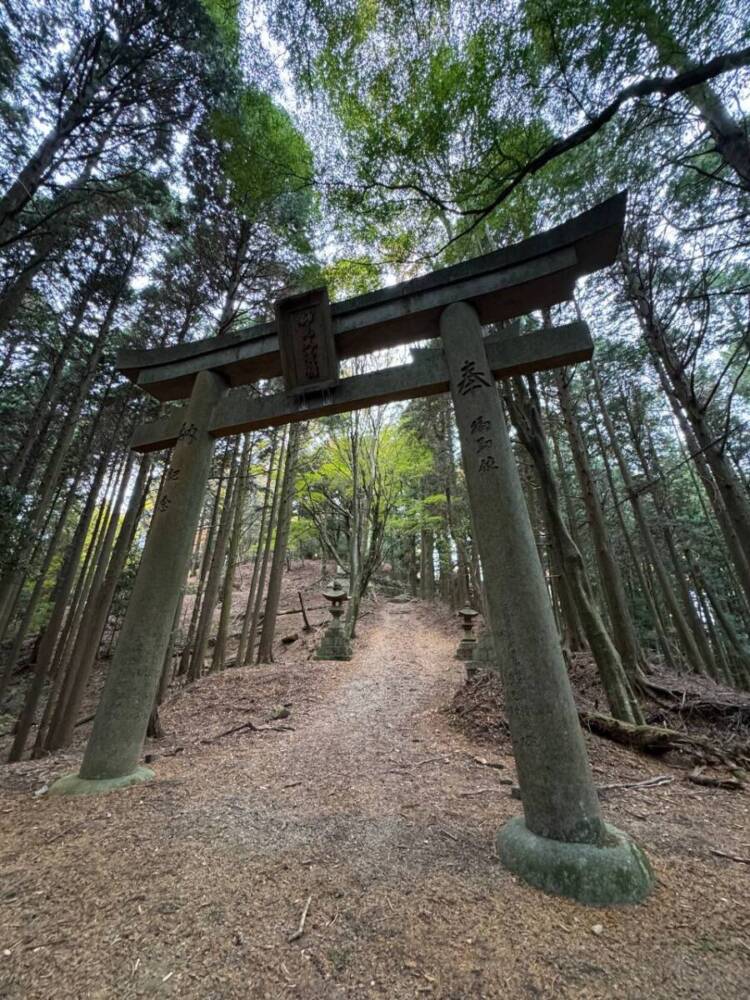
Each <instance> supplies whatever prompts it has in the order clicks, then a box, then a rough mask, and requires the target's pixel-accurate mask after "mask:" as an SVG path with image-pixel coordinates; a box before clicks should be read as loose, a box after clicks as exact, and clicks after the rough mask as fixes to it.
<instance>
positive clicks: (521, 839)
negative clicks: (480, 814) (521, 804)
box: [497, 817, 654, 906]
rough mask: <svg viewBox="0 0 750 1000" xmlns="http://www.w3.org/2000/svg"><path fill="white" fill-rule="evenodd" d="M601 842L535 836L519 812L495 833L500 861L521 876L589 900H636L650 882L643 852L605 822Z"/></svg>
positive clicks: (558, 892) (557, 892)
mask: <svg viewBox="0 0 750 1000" xmlns="http://www.w3.org/2000/svg"><path fill="white" fill-rule="evenodd" d="M604 832H605V835H604V838H603V842H602V843H601V844H580V843H564V842H563V841H560V840H550V839H549V838H548V837H538V836H537V835H536V834H535V833H532V832H531V831H530V830H529V829H528V828H527V826H526V824H525V823H524V821H523V820H522V819H521V818H520V817H516V818H515V819H512V820H510V822H509V823H506V825H505V826H504V827H503V828H502V830H500V832H499V833H498V835H497V853H498V856H499V858H500V860H501V862H502V863H503V865H504V866H505V867H506V868H507V869H508V870H509V871H512V872H513V873H514V874H516V875H518V876H520V877H521V878H522V879H523V880H524V881H525V882H528V883H529V884H530V885H534V886H536V887H537V888H538V889H543V890H544V891H545V892H550V893H553V894H554V895H557V896H567V897H568V898H569V899H575V900H577V901H578V902H579V903H587V904H589V905H591V906H613V905H617V904H622V903H640V902H641V901H642V900H643V899H645V898H646V896H648V894H649V893H650V892H651V890H652V889H653V886H654V874H653V871H652V870H651V865H650V864H649V862H648V859H647V857H646V855H645V854H644V853H643V851H642V850H641V848H640V847H638V845H637V844H635V843H633V841H632V840H630V838H629V837H628V836H627V835H626V834H624V833H622V831H621V830H618V829H617V828H616V827H613V826H610V825H609V824H608V823H606V824H604Z"/></svg>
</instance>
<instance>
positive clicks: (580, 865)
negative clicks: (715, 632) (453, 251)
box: [51, 193, 653, 904]
mask: <svg viewBox="0 0 750 1000" xmlns="http://www.w3.org/2000/svg"><path fill="white" fill-rule="evenodd" d="M624 214H625V194H624V193H623V194H620V195H617V196H615V197H614V198H611V199H610V200H609V201H606V202H604V203H603V204H601V205H598V206H597V207H595V208H593V209H591V210H590V211H588V212H585V213H583V214H582V215H579V216H577V217H576V218H574V219H571V220H570V221H568V222H566V223H564V224H563V225H561V226H557V227H556V228H555V229H552V230H549V231H548V232H544V233H540V234H539V235H537V236H534V237H532V238H531V239H529V240H525V241H523V242H522V243H518V244H516V245H514V246H511V247H507V248H505V249H502V250H499V251H496V252H494V253H491V254H487V255H486V256H483V257H478V258H476V259H474V260H469V261H466V262H464V263H461V264H457V265H455V266H453V267H449V268H445V269H442V270H439V271H435V272H433V273H431V274H428V275H425V276H424V277H420V278H416V279H414V280H411V281H408V282H404V283H402V284H400V285H395V286H392V287H388V288H383V289H380V290H379V291H376V292H373V293H371V294H369V295H362V296H358V297H356V298H353V299H348V300H347V301H345V302H337V303H333V305H329V303H328V296H327V292H326V290H325V289H318V290H315V291H312V292H308V293H304V294H303V295H299V296H294V297H292V298H288V299H285V300H282V301H281V302H279V303H278V304H277V308H276V319H275V322H272V323H267V324H264V325H260V326H255V327H252V328H251V329H249V330H246V331H244V332H243V333H242V334H240V335H229V336H222V337H213V338H209V339H207V340H202V341H197V342H194V343H189V344H181V345H178V346H175V347H169V348H164V349H157V350H150V351H124V352H122V353H121V354H120V356H119V358H118V366H119V368H120V370H121V371H122V372H124V374H126V375H127V376H128V378H130V379H131V380H132V381H133V382H134V383H135V384H136V385H138V386H140V387H141V388H142V389H143V390H144V391H146V392H148V393H150V394H151V395H152V396H155V397H156V398H157V399H160V400H165V401H166V400H179V399H187V403H185V404H183V405H182V406H180V407H178V408H176V409H173V410H172V411H171V412H169V413H167V414H166V415H165V416H163V417H162V418H160V419H159V420H157V421H155V422H153V423H150V424H145V425H142V426H140V427H139V428H138V429H137V430H136V432H135V436H134V440H133V443H132V446H133V448H134V449H135V450H137V451H141V452H147V451H153V450H157V449H163V448H168V447H172V455H171V459H170V463H169V467H168V469H167V471H166V473H165V482H164V487H163V489H162V493H161V496H160V498H159V501H158V504H157V509H156V511H155V512H154V517H153V521H152V524H151V528H150V531H149V534H148V538H147V541H146V545H145V548H144V551H143V556H142V559H141V563H140V567H139V570H138V574H137V577H136V581H135V585H134V588H133V593H132V596H131V599H130V603H129V606H128V609H127V613H126V615H125V619H124V622H123V625H122V629H121V632H120V636H119V640H118V642H117V647H116V650H115V654H114V658H113V660H112V664H111V666H110V669H109V673H108V676H107V679H106V683H105V686H104V690H103V692H102V696H101V700H100V703H99V707H98V710H97V713H96V717H95V721H94V726H93V731H92V733H91V737H90V739H89V742H88V746H87V748H86V752H85V755H84V758H83V762H82V765H81V768H80V772H79V774H78V775H75V774H72V775H67V776H65V777H63V778H60V779H58V781H57V782H55V784H54V785H53V786H52V788H51V791H52V792H54V793H57V794H81V793H96V792H103V791H109V790H111V789H114V788H118V787H123V786H127V785H132V784H134V783H136V782H139V781H143V780H147V779H149V778H151V777H153V772H152V771H150V770H149V769H148V768H145V767H139V766H138V762H139V759H140V755H141V751H142V746H143V740H144V738H145V734H146V727H147V724H148V719H149V715H150V713H151V709H152V706H153V701H154V697H155V694H156V690H157V686H158V683H159V678H160V674H161V669H162V664H163V660H164V655H165V652H166V649H167V644H168V641H169V634H170V630H171V627H172V622H173V619H174V614H175V610H176V607H177V602H178V599H179V593H180V589H181V587H182V585H183V582H184V578H185V575H186V572H187V567H188V563H189V558H190V552H191V548H192V543H193V537H194V535H195V531H196V529H197V526H198V521H199V517H200V510H201V506H202V503H203V497H204V493H205V488H206V481H207V478H208V474H209V466H210V461H211V454H212V449H213V443H214V440H215V439H216V438H218V437H225V436H227V435H231V434H237V433H240V432H242V431H247V430H252V429H256V428H262V427H270V426H274V425H280V424H285V423H291V422H294V421H299V420H308V419H311V418H313V417H319V416H324V415H326V414H331V413H340V412H344V411H347V410H352V409H357V408H360V407H366V406H371V405H374V404H378V403H386V402H390V401H394V400H404V399H410V398H413V397H417V396H426V395H430V394H434V393H440V392H445V391H447V390H449V391H450V393H451V396H452V398H453V405H454V409H455V414H456V420H457V424H458V430H459V436H460V440H461V451H462V457H463V465H464V471H465V476H466V484H467V490H468V494H469V500H470V504H471V512H472V522H473V527H474V534H475V540H476V543H477V545H478V550H479V554H480V557H481V561H482V567H483V572H484V579H485V585H486V594H487V618H488V625H489V628H490V630H491V633H492V637H493V641H494V644H495V649H496V652H497V662H498V663H499V664H500V666H501V672H502V681H503V685H504V690H505V700H506V710H507V715H508V722H509V726H510V731H511V738H512V742H513V752H514V755H515V760H516V766H517V770H518V778H519V784H520V789H521V796H522V801H523V812H524V816H523V818H520V817H518V818H516V819H513V820H511V821H510V822H509V823H508V824H506V825H505V827H503V829H502V830H501V831H500V832H499V834H498V838H497V846H498V853H499V856H500V858H501V860H502V862H503V863H504V864H505V866H506V867H507V868H509V869H510V870H512V871H514V872H516V873H517V874H519V875H520V876H521V877H522V878H524V879H526V880H527V881H528V882H530V883H532V884H533V885H536V886H539V887H540V888H542V889H545V890H547V891H550V892H556V893H561V894H563V895H567V896H571V897H573V898H575V899H579V900H581V901H583V902H589V903H595V904H607V903H615V902H636V901H638V900H640V899H642V898H643V897H644V896H645V895H646V894H647V893H648V892H649V890H650V888H651V885H652V881H653V877H652V874H651V870H650V867H649V864H648V861H647V860H646V858H645V856H644V855H643V853H642V852H641V850H640V849H639V848H638V847H637V846H636V845H635V844H634V843H633V842H632V841H630V840H629V839H628V838H627V836H626V835H625V834H623V833H621V832H620V831H618V830H616V829H614V828H612V827H610V826H608V825H607V824H605V823H604V821H603V820H602V817H601V812H600V807H599V801H598V798H597V794H596V789H595V787H594V783H593V780H592V776H591V771H590V767H589V763H588V759H587V756H586V750H585V744H584V740H583V735H582V732H581V728H580V725H579V722H578V716H577V712H576V708H575V705H574V702H573V696H572V692H571V688H570V684H569V681H568V677H567V673H566V670H565V664H564V661H563V657H562V652H561V648H560V642H559V638H558V634H557V628H556V624H555V620H554V617H553V612H552V607H551V603H550V598H549V594H548V592H547V587H546V582H545V579H544V575H543V572H542V568H541V565H540V563H539V559H538V555H537V551H536V545H535V542H534V537H533V534H532V530H531V525H530V523H529V519H528V514H527V510H526V504H525V501H524V496H523V493H522V489H521V483H520V479H519V476H518V470H517V468H516V465H515V462H514V459H513V454H512V450H511V443H510V439H509V437H508V432H507V428H506V424H505V418H504V415H503V410H502V406H501V403H500V399H499V395H498V392H497V389H496V387H495V379H497V378H505V377H508V376H510V375H518V374H521V373H529V372H535V371H541V370H544V369H549V368H554V367H556V366H560V365H568V364H573V363H575V362H578V361H582V360H586V359H588V358H590V357H591V355H592V353H593V343H592V340H591V337H590V334H589V331H588V328H587V327H586V325H585V324H584V323H572V324H569V325H567V326H562V327H558V328H554V329H545V330H538V331H535V332H534V333H531V334H528V335H523V336H522V335H519V334H515V335H509V334H508V333H507V332H506V333H505V334H500V335H493V336H490V337H487V338H485V337H484V336H483V334H482V326H483V325H486V324H488V323H493V322H498V321H502V320H506V319H510V318H512V317H514V316H520V315H523V314H525V313H529V312H531V311H532V310H535V309H540V308H543V307H548V306H552V305H554V304H556V303H559V302H562V301H565V300H567V299H570V298H571V297H572V293H573V288H574V285H575V282H576V279H577V278H578V277H580V276H581V275H583V274H587V273H591V272H593V271H596V270H599V269H601V268H603V267H606V266H607V265H609V264H611V263H612V262H613V260H614V259H615V255H616V253H617V248H618V245H619V242H620V238H621V234H622V226H623V220H624ZM437 336H439V337H440V340H441V342H442V350H441V349H435V350H427V351H419V352H417V353H416V357H415V360H414V361H413V362H412V363H411V364H408V365H403V366H400V367H397V368H388V369H382V370H379V371H375V372H371V373H368V374H365V375H357V376H353V377H350V378H343V379H340V378H339V360H340V359H343V358H348V357H354V356H356V355H361V354H367V353H369V352H371V351H374V350H377V349H379V348H384V347H390V346H393V345H397V344H406V343H409V342H413V341H416V340H425V339H432V338H435V337H437ZM279 375H283V377H284V381H285V390H284V391H282V392H278V393H276V394H274V395H268V396H261V397H253V396H250V395H248V394H247V393H246V392H245V391H243V390H242V389H238V390H236V391H235V387H239V386H244V385H247V384H251V383H255V382H257V381H258V380H259V379H268V378H272V377H274V376H279Z"/></svg>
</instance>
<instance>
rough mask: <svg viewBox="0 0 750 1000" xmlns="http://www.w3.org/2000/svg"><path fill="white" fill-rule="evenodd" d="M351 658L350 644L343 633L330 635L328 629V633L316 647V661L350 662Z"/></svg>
mask: <svg viewBox="0 0 750 1000" xmlns="http://www.w3.org/2000/svg"><path fill="white" fill-rule="evenodd" d="M351 658H352V644H351V642H349V640H348V639H347V638H346V636H345V635H344V633H343V632H341V631H339V632H337V633H334V634H331V631H330V629H329V631H328V632H326V634H325V635H324V636H323V639H322V641H321V643H320V645H319V646H318V649H317V651H316V653H315V659H316V660H351Z"/></svg>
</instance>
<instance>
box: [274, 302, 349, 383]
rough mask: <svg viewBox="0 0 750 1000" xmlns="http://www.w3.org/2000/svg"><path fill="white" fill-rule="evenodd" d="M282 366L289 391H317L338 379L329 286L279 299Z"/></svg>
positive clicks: (278, 315) (277, 322)
mask: <svg viewBox="0 0 750 1000" xmlns="http://www.w3.org/2000/svg"><path fill="white" fill-rule="evenodd" d="M276 328H277V330H278V334H279V351H280V354H281V370H282V372H283V373H284V382H285V383H286V388H287V391H288V392H293V393H302V392H318V391H319V390H321V389H328V388H330V387H331V386H333V385H336V383H337V382H338V380H339V363H338V358H337V357H336V348H335V344H334V340H333V331H332V329H331V306H330V303H329V301H328V290H327V289H326V288H315V289H313V290H312V291H311V292H304V293H302V294H301V295H292V296H290V297H289V298H286V299H280V300H279V301H278V302H277V303H276Z"/></svg>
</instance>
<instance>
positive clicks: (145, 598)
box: [50, 371, 227, 795]
mask: <svg viewBox="0 0 750 1000" xmlns="http://www.w3.org/2000/svg"><path fill="white" fill-rule="evenodd" d="M226 387H227V384H226V381H225V380H224V378H222V376H221V375H217V374H216V373H215V372H212V371H202V372H200V373H199V374H198V377H197V378H196V380H195V385H194V387H193V392H192V395H191V397H190V402H189V403H188V407H187V411H186V413H185V419H184V421H183V423H182V426H181V427H180V430H179V434H178V438H177V443H176V444H175V446H174V448H173V450H172V455H171V459H170V462H169V466H168V468H167V470H166V472H165V474H164V476H165V479H164V486H163V489H162V491H161V494H160V496H159V499H158V501H157V506H156V510H155V511H154V517H153V520H152V522H151V528H150V529H149V533H148V538H147V539H146V546H145V548H144V550H143V556H142V557H141V564H140V566H139V567H138V574H137V576H136V581H135V585H134V587H133V593H132V595H131V597H130V601H129V603H128V609H127V613H126V615H125V620H124V622H123V625H122V629H121V631H120V635H119V637H118V640H117V646H116V647H115V655H114V658H113V661H112V664H111V666H110V669H109V671H108V672H107V679H106V682H105V684H104V690H103V691H102V696H101V700H100V702H99V706H98V708H97V712H96V717H95V720H94V728H93V731H92V733H91V736H90V738H89V742H88V745H87V747H86V753H85V754H84V757H83V762H82V764H81V770H80V772H79V773H78V774H67V775H64V776H63V777H62V778H58V780H57V781H56V782H55V783H54V784H53V785H52V786H51V787H50V793H51V794H53V795H86V794H91V795H97V794H100V793H102V792H108V791H111V790H112V789H115V788H123V787H127V786H128V785H133V784H136V783H137V782H140V781H147V780H148V779H149V778H153V776H154V772H153V771H151V770H150V769H149V768H147V767H142V766H140V767H139V766H138V761H139V758H140V755H141V749H142V747H143V740H144V738H145V736H146V728H147V726H148V720H149V716H150V715H151V710H152V708H153V705H154V698H155V696H156V689H157V687H158V686H159V678H160V677H161V671H162V664H163V663H164V657H165V655H166V652H167V646H168V645H169V635H170V632H171V630H172V622H173V621H174V616H175V612H176V610H177V602H178V601H179V595H180V589H181V588H182V585H183V582H184V579H185V576H186V574H187V568H188V564H189V562H190V552H191V550H192V546H193V538H194V536H195V532H196V529H197V528H198V521H199V520H200V513H201V507H202V505H203V498H204V495H205V492H206V483H207V482H208V474H209V471H210V467H211V456H212V454H213V447H214V439H213V438H212V437H211V435H210V434H209V432H208V428H209V424H210V420H211V417H212V415H213V412H214V409H215V408H216V404H217V403H218V401H219V400H220V399H221V397H222V395H223V394H224V392H225V390H226Z"/></svg>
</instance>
